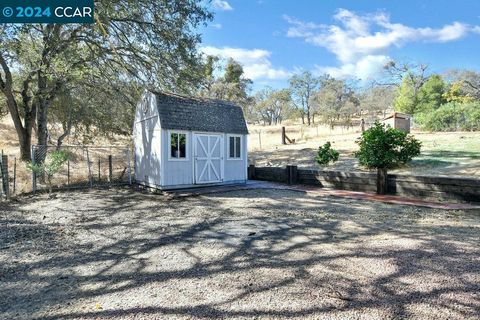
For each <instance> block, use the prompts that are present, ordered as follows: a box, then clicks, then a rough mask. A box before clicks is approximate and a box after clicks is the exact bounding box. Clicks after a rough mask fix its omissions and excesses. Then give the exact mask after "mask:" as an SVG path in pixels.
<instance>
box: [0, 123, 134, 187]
mask: <svg viewBox="0 0 480 320" xmlns="http://www.w3.org/2000/svg"><path fill="white" fill-rule="evenodd" d="M56 135H57V133H55V132H54V133H53V136H56ZM36 139H37V137H36V135H35V133H34V134H33V137H32V141H33V142H34V143H35V141H36ZM78 144H80V143H79V142H78V141H76V140H75V139H74V138H73V137H70V138H67V139H65V141H64V145H78ZM92 144H93V145H96V146H110V147H108V148H97V149H95V150H92V151H91V155H90V156H91V161H93V165H92V167H93V172H92V173H93V174H94V175H95V176H97V175H98V173H97V172H98V170H97V159H99V158H101V161H102V162H103V170H102V171H103V172H102V174H101V178H102V179H104V180H106V179H107V176H106V175H107V172H108V171H107V167H106V166H107V163H106V161H107V159H108V155H109V154H111V155H113V157H114V160H113V161H114V162H113V171H114V173H115V175H116V176H117V178H118V177H119V176H120V175H121V173H122V171H123V169H124V167H125V162H126V160H125V159H126V156H125V147H127V146H130V145H131V139H130V137H124V136H114V137H112V138H106V137H103V136H97V137H96V138H95V140H94V141H93V143H92ZM0 150H1V151H2V152H3V154H6V155H8V156H9V159H8V160H9V169H10V170H9V171H10V184H11V187H10V188H11V189H12V188H13V187H12V186H13V168H14V164H15V162H16V166H17V170H16V175H17V177H16V194H21V193H25V192H30V191H31V190H32V173H31V171H30V170H29V169H28V168H27V163H25V162H22V161H20V160H19V159H20V150H19V144H18V137H17V133H16V131H15V128H14V126H13V122H12V121H11V118H10V117H9V116H6V117H4V118H3V119H0ZM72 150H73V149H72ZM74 153H75V154H77V155H78V156H75V159H73V161H72V162H71V165H72V167H71V172H70V173H71V176H70V182H71V183H72V184H74V183H86V182H87V181H88V168H87V164H86V158H85V154H83V152H82V151H81V150H80V151H79V150H74ZM15 160H16V161H15ZM66 170H67V169H66V168H64V170H62V172H60V174H59V176H58V178H57V179H56V181H54V184H58V185H61V184H65V183H66V180H67V178H66V176H67V173H66ZM40 187H41V186H40ZM11 191H12V190H11Z"/></svg>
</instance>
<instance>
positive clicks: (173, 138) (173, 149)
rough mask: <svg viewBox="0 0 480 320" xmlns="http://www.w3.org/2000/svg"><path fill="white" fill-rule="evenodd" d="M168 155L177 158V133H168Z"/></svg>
mask: <svg viewBox="0 0 480 320" xmlns="http://www.w3.org/2000/svg"><path fill="white" fill-rule="evenodd" d="M170 156H171V157H172V158H178V133H172V134H170Z"/></svg>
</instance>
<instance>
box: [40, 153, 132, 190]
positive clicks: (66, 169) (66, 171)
mask: <svg viewBox="0 0 480 320" xmlns="http://www.w3.org/2000/svg"><path fill="white" fill-rule="evenodd" d="M55 150H62V151H65V152H66V153H67V158H68V160H67V161H66V163H65V164H64V165H63V167H62V168H61V170H60V171H59V172H58V173H56V174H55V175H54V176H53V181H52V182H53V183H52V185H53V187H54V189H68V188H92V187H95V186H109V185H124V184H131V183H132V179H133V172H132V155H131V148H129V147H117V146H104V147H98V146H82V145H64V146H61V147H60V148H58V149H57V147H56V146H44V145H43V146H42V145H34V146H32V163H33V164H36V163H39V162H41V161H43V160H44V159H45V158H46V157H47V156H48V154H49V153H51V152H53V151H55ZM46 189H47V184H46V181H45V178H44V177H42V176H41V175H37V174H35V173H32V192H33V193H35V192H36V191H39V190H46Z"/></svg>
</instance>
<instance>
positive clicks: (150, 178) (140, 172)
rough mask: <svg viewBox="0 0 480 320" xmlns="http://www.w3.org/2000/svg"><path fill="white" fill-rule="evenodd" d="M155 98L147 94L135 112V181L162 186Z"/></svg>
mask: <svg viewBox="0 0 480 320" xmlns="http://www.w3.org/2000/svg"><path fill="white" fill-rule="evenodd" d="M160 130H161V129H160V121H159V118H158V110H157V108H156V101H155V96H153V95H150V94H147V95H146V96H145V98H144V99H143V100H142V102H140V103H139V105H138V106H137V108H136V111H135V124H134V128H133V140H134V147H135V180H136V181H137V182H139V183H142V184H147V185H157V186H160V185H161V172H160V167H161V145H160V144H161V134H160V133H161V131H160Z"/></svg>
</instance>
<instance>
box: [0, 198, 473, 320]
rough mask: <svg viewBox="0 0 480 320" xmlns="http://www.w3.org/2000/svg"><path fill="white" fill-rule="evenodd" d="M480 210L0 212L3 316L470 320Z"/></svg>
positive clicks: (343, 202)
mask: <svg viewBox="0 0 480 320" xmlns="http://www.w3.org/2000/svg"><path fill="white" fill-rule="evenodd" d="M479 243H480V212H479V211H465V212H462V211H442V210H431V209H423V208H416V207H407V206H399V205H387V204H381V203H374V202H365V201H357V200H348V199H339V198H333V197H326V198H325V197H323V198H322V197H318V196H312V195H306V194H304V193H302V192H295V191H286V190H285V191H279V190H250V191H236V192H226V193H219V194H212V195H204V196H199V197H191V198H186V199H180V200H168V199H166V198H165V197H163V196H160V195H151V194H144V193H140V192H136V191H131V190H126V189H114V190H95V191H86V192H75V193H61V194H58V195H57V197H56V198H55V199H47V198H46V197H45V196H40V197H37V198H35V199H31V198H21V199H20V200H19V201H18V202H15V203H11V204H5V203H3V204H2V203H0V262H1V264H0V318H2V319H32V318H36V319H57V318H62V319H72V318H75V319H77V318H80V319H104V318H118V319H165V318H178V319H192V318H242V319H246V318H248V319H251V318H262V319H264V318H267V319H277V318H298V319H309V318H311V319H403V318H412V319H468V318H470V319H478V318H479V317H480V247H479Z"/></svg>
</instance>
